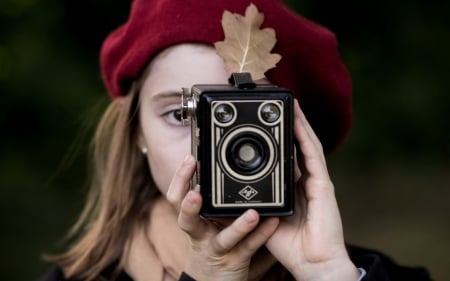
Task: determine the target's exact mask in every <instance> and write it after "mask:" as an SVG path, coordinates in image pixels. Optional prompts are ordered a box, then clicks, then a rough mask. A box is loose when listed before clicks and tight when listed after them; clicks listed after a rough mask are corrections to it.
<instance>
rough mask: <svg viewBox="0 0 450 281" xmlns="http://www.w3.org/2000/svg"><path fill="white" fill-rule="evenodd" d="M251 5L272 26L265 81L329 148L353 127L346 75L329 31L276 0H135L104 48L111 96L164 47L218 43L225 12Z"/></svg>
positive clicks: (104, 67)
mask: <svg viewBox="0 0 450 281" xmlns="http://www.w3.org/2000/svg"><path fill="white" fill-rule="evenodd" d="M250 3H254V4H255V5H256V7H257V8H258V10H259V11H260V12H262V13H263V14H264V22H263V27H271V28H273V29H274V30H275V33H276V37H277V44H276V45H275V48H274V49H273V52H274V53H278V54H280V55H281V56H282V59H281V61H280V62H279V63H278V64H277V66H276V67H275V68H273V69H271V70H269V71H268V72H267V73H266V75H267V77H268V79H269V80H270V81H271V82H272V83H274V84H276V85H278V86H281V87H285V88H288V89H290V90H292V91H293V92H294V94H295V96H296V98H298V99H299V101H300V104H301V107H302V109H303V111H304V112H305V115H306V116H307V118H308V120H309V121H310V123H311V125H312V127H313V128H314V130H315V132H316V134H317V135H318V136H319V138H320V140H321V142H322V144H323V146H324V149H325V151H327V152H330V151H331V150H333V149H334V148H335V147H337V146H338V145H339V144H340V143H341V142H342V140H343V138H344V137H345V135H346V134H347V132H348V130H349V128H350V126H351V120H352V110H351V82H350V77H349V75H348V72H347V70H346V68H345V66H344V65H343V63H342V61H341V59H340V57H339V54H338V51H337V42H336V38H335V36H334V34H333V33H332V32H330V31H329V30H327V29H326V28H324V27H322V26H320V25H318V24H316V23H313V22H311V21H308V20H307V19H305V18H303V17H302V16H300V15H298V14H296V13H294V12H293V11H291V10H289V9H288V8H287V7H286V6H284V5H283V4H282V3H281V0H207V1H199V0H135V1H134V2H133V4H132V7H131V14H130V17H129V19H128V21H127V22H126V23H125V24H124V25H122V26H120V27H119V28H118V29H116V30H115V31H113V32H112V33H111V34H110V35H109V36H108V37H107V38H106V40H105V41H104V43H103V46H102V50H101V58H100V59H101V70H102V77H103V81H104V83H105V84H106V87H107V89H108V91H109V94H110V95H111V96H112V97H113V98H114V97H118V96H121V95H125V94H126V93H127V91H128V90H129V87H130V85H131V83H132V81H134V80H135V79H136V78H137V77H138V76H139V74H140V72H141V71H142V70H143V69H144V68H145V66H146V65H147V63H148V62H149V61H150V60H151V59H152V58H153V57H154V56H155V55H156V54H157V53H158V52H159V51H161V50H163V49H165V48H167V47H169V46H172V45H175V44H179V43H186V42H198V43H205V44H209V45H213V44H214V43H215V42H217V41H222V40H223V39H224V33H223V30H222V25H221V19H222V14H223V12H224V10H228V11H230V12H232V13H239V14H241V15H243V14H245V10H246V8H247V7H248V6H249V5H250Z"/></svg>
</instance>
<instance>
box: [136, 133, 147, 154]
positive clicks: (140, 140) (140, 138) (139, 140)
mask: <svg viewBox="0 0 450 281" xmlns="http://www.w3.org/2000/svg"><path fill="white" fill-rule="evenodd" d="M136 145H137V146H138V148H139V150H140V151H141V152H142V154H147V151H148V148H147V144H146V142H145V139H144V134H143V133H142V128H141V126H138V128H137V132H136Z"/></svg>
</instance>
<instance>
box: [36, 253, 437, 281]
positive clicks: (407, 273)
mask: <svg viewBox="0 0 450 281" xmlns="http://www.w3.org/2000/svg"><path fill="white" fill-rule="evenodd" d="M347 249H348V252H349V254H350V258H351V260H352V261H353V263H354V264H355V265H356V267H358V268H363V269H365V270H366V272H367V274H366V276H365V277H364V278H363V281H404V280H408V281H429V280H432V279H431V277H430V275H429V274H428V272H427V270H426V269H424V268H422V267H405V266H401V265H398V264H397V263H396V262H394V261H393V260H392V259H391V258H389V257H388V256H386V255H385V254H383V253H381V252H378V251H373V250H368V249H364V248H360V247H355V246H348V247H347ZM110 273H111V269H106V270H105V271H104V272H103V273H102V277H104V280H108V281H110V280H111V281H112V279H110V278H109V277H108V276H109V275H110ZM100 280H102V279H100ZM191 280H193V279H191V278H190V277H189V276H187V275H183V276H181V277H180V281H191ZM290 280H294V279H293V278H292V276H290V277H288V279H287V280H284V281H290ZM37 281H76V280H67V279H65V278H64V276H63V274H62V271H61V269H60V268H59V267H53V268H52V269H51V270H50V271H48V272H47V273H46V274H45V275H44V276H42V277H41V278H40V279H38V280H37ZM114 281H133V279H131V277H129V276H128V275H127V274H126V273H125V272H121V273H120V274H119V276H118V277H117V278H116V279H115V280H114ZM349 281H356V280H349Z"/></svg>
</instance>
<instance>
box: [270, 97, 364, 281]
mask: <svg viewBox="0 0 450 281" xmlns="http://www.w3.org/2000/svg"><path fill="white" fill-rule="evenodd" d="M294 133H295V137H296V139H297V141H298V143H299V147H300V150H301V155H302V156H301V157H302V159H299V160H300V171H301V176H300V180H299V181H298V186H297V190H296V196H297V198H296V207H295V208H296V209H295V214H294V215H293V216H290V217H286V218H282V219H281V221H280V224H279V226H278V228H277V230H276V232H275V233H274V234H273V235H272V236H271V237H270V238H269V240H268V241H267V243H266V246H267V248H268V249H269V251H270V252H271V253H272V254H273V255H274V256H275V258H276V259H277V260H278V261H280V262H281V263H282V264H283V265H284V266H285V267H286V268H287V269H288V270H289V271H290V272H291V274H293V275H294V277H295V278H296V279H297V280H337V281H338V280H343V281H344V280H345V281H351V280H358V278H359V271H358V270H357V268H356V267H355V266H354V265H353V263H352V262H351V261H350V259H349V257H348V254H347V252H346V248H345V244H344V237H343V231H342V223H341V219H340V215H339V210H338V206H337V202H336V198H335V195H334V187H333V183H332V182H331V180H330V177H329V175H328V171H327V166H326V161H325V156H324V154H323V149H322V145H321V143H320V141H319V139H318V138H317V136H316V135H315V133H314V131H313V130H312V128H311V127H310V125H309V123H308V121H307V120H306V118H305V116H304V115H303V113H302V112H301V110H300V107H299V105H298V102H297V101H295V116H294Z"/></svg>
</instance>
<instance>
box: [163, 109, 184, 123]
mask: <svg viewBox="0 0 450 281" xmlns="http://www.w3.org/2000/svg"><path fill="white" fill-rule="evenodd" d="M163 116H164V118H165V119H166V121H167V122H168V123H169V124H170V125H175V126H183V124H182V122H181V110H180V109H172V110H169V111H167V112H165V113H164V114H163ZM188 124H189V123H188ZM184 126H186V125H184Z"/></svg>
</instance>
